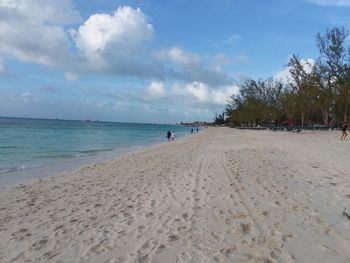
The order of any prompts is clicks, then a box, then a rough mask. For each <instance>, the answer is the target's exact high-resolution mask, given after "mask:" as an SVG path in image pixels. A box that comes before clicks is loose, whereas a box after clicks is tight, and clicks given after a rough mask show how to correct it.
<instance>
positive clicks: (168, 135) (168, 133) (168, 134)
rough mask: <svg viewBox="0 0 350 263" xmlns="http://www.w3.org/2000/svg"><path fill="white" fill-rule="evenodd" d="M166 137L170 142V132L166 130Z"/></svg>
mask: <svg viewBox="0 0 350 263" xmlns="http://www.w3.org/2000/svg"><path fill="white" fill-rule="evenodd" d="M166 136H167V138H168V142H170V138H171V132H170V131H168V132H167V134H166Z"/></svg>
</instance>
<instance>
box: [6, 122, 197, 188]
mask: <svg viewBox="0 0 350 263" xmlns="http://www.w3.org/2000/svg"><path fill="white" fill-rule="evenodd" d="M191 128H192V127H184V126H179V125H162V124H138V123H113V122H92V121H70V120H47V119H22V118H0V187H1V186H6V185H10V184H14V183H18V182H20V181H24V180H28V179H32V178H37V177H46V176H51V175H55V174H58V173H62V172H65V171H69V170H71V169H74V168H78V167H79V166H81V165H84V164H88V163H93V162H98V161H102V160H108V159H113V158H115V157H117V156H119V155H121V154H123V153H126V152H129V151H132V150H136V149H139V148H142V147H146V146H149V145H152V144H156V143H160V142H165V141H167V139H166V133H167V131H168V130H170V131H174V132H175V134H176V138H177V137H181V136H184V135H188V134H190V130H191Z"/></svg>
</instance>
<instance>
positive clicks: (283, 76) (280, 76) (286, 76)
mask: <svg viewBox="0 0 350 263" xmlns="http://www.w3.org/2000/svg"><path fill="white" fill-rule="evenodd" d="M300 61H301V65H302V66H303V68H304V70H305V72H306V73H310V72H311V70H312V67H313V66H314V65H315V60H314V59H312V58H307V59H301V60H300ZM289 71H290V67H285V68H284V69H282V70H280V71H278V72H277V73H276V74H275V75H274V79H276V80H279V81H281V82H283V83H291V82H293V78H292V76H291V74H290V72H289Z"/></svg>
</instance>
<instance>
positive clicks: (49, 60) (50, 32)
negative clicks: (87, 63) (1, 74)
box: [0, 0, 80, 65]
mask: <svg viewBox="0 0 350 263" xmlns="http://www.w3.org/2000/svg"><path fill="white" fill-rule="evenodd" d="M79 20H80V16H79V13H78V12H77V11H75V10H74V9H73V6H72V2H71V0H63V1H61V0H0V24H1V30H0V38H1V42H0V54H1V53H2V54H3V55H5V56H9V57H14V58H16V59H19V60H22V61H25V62H34V63H40V64H46V65H57V64H61V63H63V61H66V60H67V57H68V56H69V52H68V48H69V45H70V42H69V37H68V35H67V34H66V32H65V29H64V27H63V25H68V24H70V23H74V22H77V21H79Z"/></svg>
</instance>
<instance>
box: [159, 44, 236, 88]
mask: <svg viewBox="0 0 350 263" xmlns="http://www.w3.org/2000/svg"><path fill="white" fill-rule="evenodd" d="M154 57H155V58H156V59H158V60H160V61H167V62H170V63H171V64H172V65H173V66H175V71H174V72H173V77H174V78H175V79H178V80H182V81H185V82H194V81H199V82H203V83H206V84H208V85H210V86H220V85H221V86H222V85H228V84H230V83H232V79H231V78H230V77H229V76H228V74H226V73H225V72H223V71H222V70H221V68H219V67H216V68H213V67H212V68H208V67H206V66H205V63H204V61H203V59H202V57H201V56H200V55H198V54H196V53H193V52H188V51H185V50H184V49H182V48H180V47H172V48H170V49H167V50H161V51H159V52H156V53H155V55H154ZM214 59H215V58H214Z"/></svg>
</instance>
